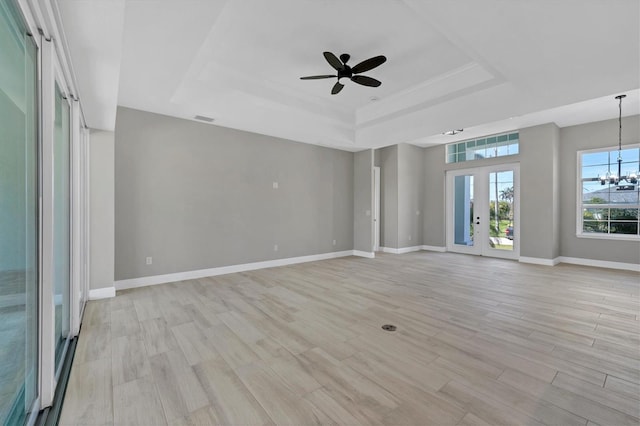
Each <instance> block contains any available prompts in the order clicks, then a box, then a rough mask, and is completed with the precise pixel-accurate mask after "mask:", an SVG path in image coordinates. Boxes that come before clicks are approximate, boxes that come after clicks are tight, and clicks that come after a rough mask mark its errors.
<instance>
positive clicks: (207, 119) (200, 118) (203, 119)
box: [193, 115, 214, 123]
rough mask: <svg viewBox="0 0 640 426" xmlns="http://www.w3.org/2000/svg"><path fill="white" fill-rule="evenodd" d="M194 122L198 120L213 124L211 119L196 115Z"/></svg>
mask: <svg viewBox="0 0 640 426" xmlns="http://www.w3.org/2000/svg"><path fill="white" fill-rule="evenodd" d="M193 118H195V119H196V120H200V121H206V122H207V123H213V120H214V119H213V118H211V117H205V116H204V115H196V116H195V117H193Z"/></svg>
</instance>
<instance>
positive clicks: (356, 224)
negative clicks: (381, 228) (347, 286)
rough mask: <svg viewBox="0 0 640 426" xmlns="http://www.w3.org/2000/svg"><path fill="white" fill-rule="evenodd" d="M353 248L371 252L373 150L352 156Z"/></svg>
mask: <svg viewBox="0 0 640 426" xmlns="http://www.w3.org/2000/svg"><path fill="white" fill-rule="evenodd" d="M353 249H354V250H361V251H365V252H369V253H371V252H373V150H371V149H368V150H366V151H360V152H357V153H355V154H354V156H353Z"/></svg>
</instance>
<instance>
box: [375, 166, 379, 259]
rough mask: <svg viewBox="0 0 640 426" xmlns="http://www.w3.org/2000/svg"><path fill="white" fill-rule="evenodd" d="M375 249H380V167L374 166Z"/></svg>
mask: <svg viewBox="0 0 640 426" xmlns="http://www.w3.org/2000/svg"><path fill="white" fill-rule="evenodd" d="M373 251H380V167H377V166H374V168H373Z"/></svg>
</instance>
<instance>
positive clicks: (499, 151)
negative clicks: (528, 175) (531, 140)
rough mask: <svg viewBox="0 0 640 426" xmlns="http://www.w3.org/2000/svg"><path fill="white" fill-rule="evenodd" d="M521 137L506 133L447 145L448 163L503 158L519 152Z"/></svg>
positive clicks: (516, 134)
mask: <svg viewBox="0 0 640 426" xmlns="http://www.w3.org/2000/svg"><path fill="white" fill-rule="evenodd" d="M519 145H520V136H519V134H518V133H517V132H516V133H505V134H502V135H494V136H488V137H483V138H480V139H474V140H470V141H464V142H456V143H450V144H449V145H447V163H462V162H464V161H471V160H479V159H482V158H493V157H503V156H505V155H514V154H517V153H518V152H519V148H520V147H519Z"/></svg>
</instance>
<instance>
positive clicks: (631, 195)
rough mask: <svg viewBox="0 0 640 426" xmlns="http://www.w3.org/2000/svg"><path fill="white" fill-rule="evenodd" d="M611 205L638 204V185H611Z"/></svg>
mask: <svg viewBox="0 0 640 426" xmlns="http://www.w3.org/2000/svg"><path fill="white" fill-rule="evenodd" d="M610 199H611V204H638V185H624V184H620V185H618V186H615V185H611V191H610Z"/></svg>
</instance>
